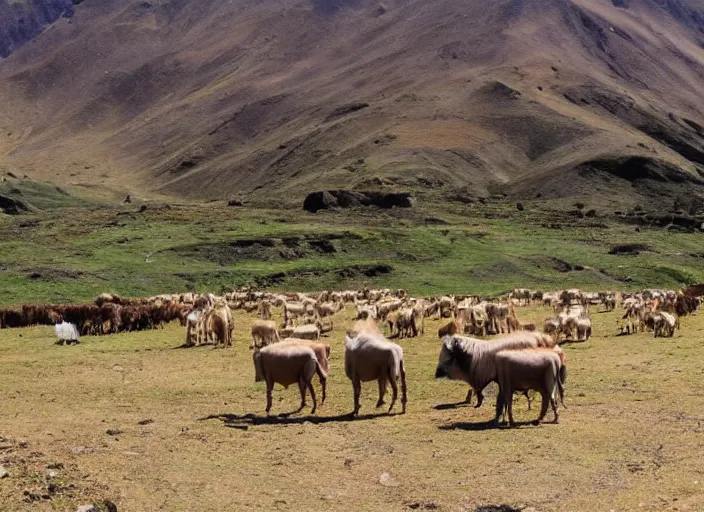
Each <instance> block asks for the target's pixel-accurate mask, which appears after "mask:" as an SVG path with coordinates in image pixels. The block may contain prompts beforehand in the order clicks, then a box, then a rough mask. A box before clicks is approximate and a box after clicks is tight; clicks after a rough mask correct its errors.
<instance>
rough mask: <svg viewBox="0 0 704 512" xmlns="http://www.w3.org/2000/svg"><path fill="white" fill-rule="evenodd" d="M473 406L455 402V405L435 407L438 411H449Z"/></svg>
mask: <svg viewBox="0 0 704 512" xmlns="http://www.w3.org/2000/svg"><path fill="white" fill-rule="evenodd" d="M471 406H472V404H470V403H468V402H464V401H462V402H455V403H453V404H439V405H436V406H434V407H433V409H435V410H436V411H447V410H448V409H459V408H460V407H471Z"/></svg>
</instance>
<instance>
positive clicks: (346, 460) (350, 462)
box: [345, 459, 354, 468]
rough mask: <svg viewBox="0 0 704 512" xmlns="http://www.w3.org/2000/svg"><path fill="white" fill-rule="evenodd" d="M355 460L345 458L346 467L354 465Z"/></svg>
mask: <svg viewBox="0 0 704 512" xmlns="http://www.w3.org/2000/svg"><path fill="white" fill-rule="evenodd" d="M353 462H354V460H352V459H345V467H346V468H349V467H352V463H353Z"/></svg>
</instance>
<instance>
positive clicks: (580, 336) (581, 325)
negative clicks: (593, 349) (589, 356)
mask: <svg viewBox="0 0 704 512" xmlns="http://www.w3.org/2000/svg"><path fill="white" fill-rule="evenodd" d="M591 336H592V321H591V320H590V319H588V318H579V319H577V341H589V338H591Z"/></svg>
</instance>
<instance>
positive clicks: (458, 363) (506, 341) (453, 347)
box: [435, 331, 554, 407]
mask: <svg viewBox="0 0 704 512" xmlns="http://www.w3.org/2000/svg"><path fill="white" fill-rule="evenodd" d="M553 345H554V342H553V340H552V339H551V338H550V337H549V336H544V335H542V334H540V333H537V332H527V331H518V332H515V333H512V334H510V335H508V336H504V337H502V338H498V339H496V340H478V339H475V338H466V337H464V336H446V337H445V338H443V340H442V346H441V348H440V356H439V358H438V365H437V368H436V370H435V378H436V379H440V378H445V377H446V378H450V379H455V380H463V381H465V382H466V383H467V384H469V386H470V389H469V391H468V393H467V398H466V401H468V402H469V401H470V400H471V398H472V391H473V392H474V393H475V394H476V395H477V404H476V405H475V407H481V405H482V402H483V401H484V395H483V394H482V392H483V391H484V388H485V387H486V386H488V385H489V384H490V383H491V382H493V381H495V380H496V367H495V365H494V355H495V354H496V353H497V352H499V351H501V350H509V349H524V348H539V347H548V348H551V347H552V346H553Z"/></svg>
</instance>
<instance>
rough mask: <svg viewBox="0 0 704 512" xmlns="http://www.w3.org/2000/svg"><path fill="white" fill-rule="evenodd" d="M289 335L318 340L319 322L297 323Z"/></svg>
mask: <svg viewBox="0 0 704 512" xmlns="http://www.w3.org/2000/svg"><path fill="white" fill-rule="evenodd" d="M291 336H292V337H294V338H300V339H304V340H311V341H315V340H319V339H320V323H318V325H315V324H306V325H299V326H298V327H294V328H293V332H292V333H291Z"/></svg>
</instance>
